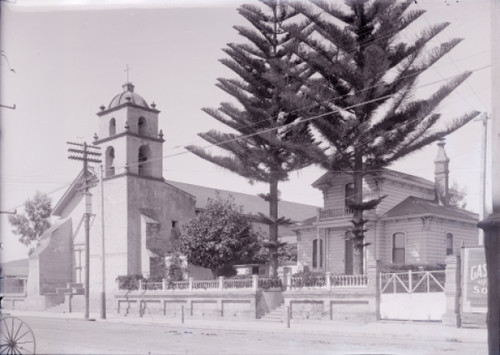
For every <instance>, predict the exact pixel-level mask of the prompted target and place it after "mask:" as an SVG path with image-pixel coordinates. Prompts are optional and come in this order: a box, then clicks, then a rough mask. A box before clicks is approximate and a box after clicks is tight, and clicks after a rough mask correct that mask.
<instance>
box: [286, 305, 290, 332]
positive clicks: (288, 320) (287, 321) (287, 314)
mask: <svg viewBox="0 0 500 355" xmlns="http://www.w3.org/2000/svg"><path fill="white" fill-rule="evenodd" d="M286 327H287V328H290V306H287V307H286Z"/></svg>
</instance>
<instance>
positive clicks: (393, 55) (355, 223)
mask: <svg viewBox="0 0 500 355" xmlns="http://www.w3.org/2000/svg"><path fill="white" fill-rule="evenodd" d="M413 3H414V1H412V0H406V1H396V0H373V1H368V0H353V1H349V0H347V1H345V5H344V6H342V5H341V3H340V2H332V1H310V2H309V3H306V2H298V1H296V2H291V3H290V6H292V7H293V8H294V9H295V10H296V11H298V12H300V13H301V14H302V15H303V16H305V18H306V21H307V24H308V23H310V22H311V23H312V32H307V33H306V32H304V31H303V25H300V24H298V25H297V24H291V25H288V26H287V27H286V30H287V31H288V32H289V33H291V34H292V35H293V37H294V38H296V39H297V40H298V41H300V42H301V44H300V45H299V46H298V47H297V48H296V51H295V52H296V54H297V55H298V56H299V57H300V58H301V59H302V60H303V61H304V62H305V63H307V65H308V66H309V67H310V68H311V70H313V71H314V72H315V73H316V74H315V75H314V76H311V77H309V78H307V79H306V80H304V82H303V86H302V87H303V88H305V95H304V98H305V99H307V100H309V102H310V105H317V107H318V109H319V110H321V111H322V113H321V114H319V115H318V114H316V116H313V117H307V116H306V115H303V116H302V119H303V120H305V121H308V122H310V123H311V124H312V126H313V127H314V128H313V132H314V137H315V139H316V140H317V141H318V142H320V143H321V144H320V145H319V146H318V147H317V148H316V149H315V148H314V146H308V147H307V149H303V150H302V153H303V154H304V155H305V156H308V157H309V158H310V159H311V160H312V161H314V162H315V163H316V164H318V165H320V166H322V167H323V168H325V169H326V170H327V171H331V172H342V173H346V174H350V175H352V178H353V183H354V192H355V194H354V197H353V199H352V200H351V201H349V202H348V203H349V206H348V207H350V208H351V209H352V211H353V219H352V229H351V232H352V233H350V234H348V235H350V236H351V238H352V239H353V242H354V243H353V244H354V273H356V274H360V273H363V249H364V247H365V246H366V242H365V231H366V230H365V224H366V220H365V219H364V218H363V211H366V210H371V209H373V208H375V207H376V206H377V205H378V204H379V203H380V202H381V200H382V199H383V198H384V196H381V197H380V198H377V199H371V200H368V201H364V200H363V178H364V177H365V176H368V175H372V176H373V175H375V176H376V174H377V173H379V172H381V170H382V169H383V168H385V167H387V166H389V165H390V164H391V163H393V162H395V161H397V160H398V159H401V158H403V157H406V156H408V155H409V154H411V153H414V152H416V151H418V150H419V149H421V148H423V147H425V146H427V145H429V144H431V143H433V142H435V141H437V140H439V139H441V138H443V137H445V136H446V135H448V134H450V133H452V132H454V131H455V130H457V129H459V128H460V127H462V126H463V125H465V124H466V123H467V122H469V121H470V120H472V119H473V118H474V117H475V116H477V115H478V113H479V112H470V113H466V114H464V115H462V116H461V117H458V118H455V119H454V120H452V122H451V123H448V125H447V126H445V127H444V128H443V127H440V128H437V127H436V126H437V123H438V122H440V121H442V120H441V114H440V113H438V112H437V111H438V105H439V104H440V103H441V102H442V100H443V99H445V98H446V97H447V96H448V95H449V94H450V93H451V92H452V91H453V90H454V89H455V88H457V87H458V86H459V85H460V84H461V83H462V82H463V81H464V80H466V79H467V77H468V76H469V75H470V74H471V73H470V72H465V73H463V74H460V75H458V76H456V77H454V78H452V79H450V80H448V81H447V82H446V83H445V84H444V85H442V86H441V87H440V88H439V89H438V90H436V91H435V92H434V93H433V94H432V95H430V96H429V97H427V98H426V99H414V98H413V96H412V95H413V94H414V92H415V88H416V81H417V79H418V77H419V75H420V74H422V73H424V72H425V71H426V70H428V69H429V68H431V67H432V65H433V64H434V63H436V62H437V61H438V60H439V59H441V58H442V57H443V56H444V55H446V54H447V53H448V52H449V51H451V50H452V49H453V48H454V47H455V46H456V45H457V44H459V43H460V42H461V39H451V40H449V41H447V42H445V43H442V44H441V45H439V46H437V47H433V48H428V46H427V44H428V43H429V41H431V40H432V39H433V38H434V37H435V36H436V35H438V34H439V33H440V32H441V31H443V30H444V29H445V28H446V27H447V26H448V25H449V23H441V24H437V25H432V26H429V27H428V28H426V29H424V30H423V31H421V32H420V33H419V34H418V35H417V38H416V39H415V40H413V42H412V43H404V42H402V41H401V40H400V39H399V34H401V32H402V31H403V30H404V29H406V28H407V27H408V26H409V25H411V24H412V23H413V22H414V21H415V20H417V19H418V18H419V17H420V16H421V15H422V14H423V13H424V12H425V11H423V10H418V9H413V8H412V6H411V5H412V4H413ZM301 104H302V105H303V102H301Z"/></svg>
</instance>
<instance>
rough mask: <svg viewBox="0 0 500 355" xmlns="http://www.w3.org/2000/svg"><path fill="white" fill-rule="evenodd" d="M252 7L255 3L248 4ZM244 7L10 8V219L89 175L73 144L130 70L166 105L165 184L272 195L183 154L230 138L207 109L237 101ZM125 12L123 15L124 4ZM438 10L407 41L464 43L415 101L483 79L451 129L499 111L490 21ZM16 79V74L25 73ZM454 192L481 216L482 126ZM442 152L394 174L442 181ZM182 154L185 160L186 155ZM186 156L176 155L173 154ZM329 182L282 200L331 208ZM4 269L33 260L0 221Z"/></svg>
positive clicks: (464, 145)
mask: <svg viewBox="0 0 500 355" xmlns="http://www.w3.org/2000/svg"><path fill="white" fill-rule="evenodd" d="M248 2H252V1H250V0H249V1H248ZM241 3H242V1H209V0H205V1H203V0H198V1H178V0H171V1H154V2H148V1H133V0H130V1H114V2H111V1H97V0H94V1H90V0H87V1H83V0H79V1H77V0H74V1H69V0H68V1H55V0H36V1H34V0H17V1H15V0H8V1H1V2H0V5H1V6H2V8H1V10H2V11H1V22H0V46H1V50H2V55H4V56H5V57H2V58H1V61H0V78H1V80H0V104H2V105H7V106H12V105H14V104H15V105H16V109H15V110H11V109H8V108H0V119H1V126H0V128H1V140H0V148H1V152H0V164H1V165H0V169H1V170H0V184H1V185H0V186H1V190H0V210H1V211H9V210H12V209H14V208H17V209H18V211H19V212H22V209H21V206H22V204H23V203H24V201H25V200H26V199H28V198H31V197H32V196H33V195H34V194H35V192H36V191H37V190H38V191H42V192H46V193H49V196H50V197H51V198H52V202H53V205H55V204H56V202H57V200H58V198H59V197H60V196H61V195H62V193H63V192H64V190H65V187H66V186H68V185H69V184H70V183H71V181H72V180H73V179H74V177H75V176H76V174H77V173H78V171H79V170H80V169H81V165H80V164H79V162H77V161H74V160H68V158H67V156H68V153H67V148H68V147H67V144H66V142H67V141H73V142H75V141H76V142H82V141H84V140H85V141H88V142H90V141H92V140H93V139H92V137H93V135H94V132H96V131H97V120H98V117H97V116H96V113H97V112H98V111H99V106H101V105H106V106H107V105H108V104H109V102H110V101H111V99H112V98H113V97H114V96H115V95H116V94H118V93H120V92H121V91H122V88H121V86H122V84H124V83H125V82H126V72H125V68H126V66H127V65H128V66H129V67H130V68H131V69H130V71H129V78H130V81H131V82H132V83H133V84H134V85H135V91H136V92H137V93H138V94H140V95H141V96H143V97H144V98H145V99H146V101H147V102H148V103H152V102H155V103H156V105H157V107H156V108H157V109H159V110H160V111H161V113H160V121H159V125H160V128H162V129H163V132H164V134H165V137H164V138H165V143H164V149H163V151H164V159H165V160H164V177H165V178H166V179H169V180H176V181H182V182H186V183H192V184H199V185H204V186H209V187H214V188H221V189H227V190H232V191H239V192H245V193H252V194H257V193H263V192H267V186H266V185H263V184H254V185H251V184H249V183H248V181H246V180H245V179H243V178H241V177H239V176H238V175H235V174H233V173H230V172H228V171H225V170H223V169H222V168H219V167H217V166H214V165H212V164H210V163H208V162H206V161H204V160H202V159H200V158H198V157H196V156H194V155H191V154H190V153H183V152H185V151H184V150H183V149H182V148H181V147H183V146H185V145H187V144H192V143H194V144H199V145H201V144H203V145H204V144H205V142H204V141H202V140H200V139H199V137H198V136H197V133H200V132H205V131H207V130H210V129H217V130H227V129H226V127H224V126H223V125H221V124H219V123H218V122H216V121H215V120H214V119H212V118H211V117H210V116H208V115H207V114H205V113H203V112H202V111H201V108H203V107H212V108H216V107H218V105H219V103H220V102H222V101H228V100H230V97H228V95H226V94H225V93H224V92H222V91H221V90H220V89H218V88H217V87H216V86H215V83H216V79H217V78H219V77H226V78H234V77H235V74H233V73H232V72H231V71H230V70H229V69H227V68H226V67H225V66H223V65H222V64H221V63H220V62H219V60H220V59H221V58H225V54H224V53H223V51H222V49H223V48H224V47H225V46H226V44H227V43H230V42H235V43H242V42H245V40H244V39H243V38H242V37H240V36H239V35H238V34H237V32H236V30H234V29H233V26H234V25H246V23H245V20H244V18H243V17H242V16H240V15H239V14H238V13H237V11H236V9H237V7H238V6H239V4H241ZM117 4H119V6H117ZM412 6H413V7H415V8H422V9H425V10H427V12H426V14H425V15H424V16H423V17H421V18H420V19H419V20H418V21H417V22H416V24H415V25H414V26H412V27H410V28H409V29H408V30H407V31H405V33H404V34H403V35H402V39H403V40H405V39H406V40H411V39H412V38H413V36H415V34H416V33H418V32H419V31H420V30H421V29H422V28H423V27H426V26H428V25H429V24H434V23H437V22H445V21H449V22H451V25H450V26H449V27H448V28H447V29H446V30H445V31H443V32H442V33H441V34H439V35H438V36H437V38H436V39H435V41H434V43H433V44H434V45H439V44H440V43H443V42H445V41H447V40H449V39H451V38H453V37H460V38H464V41H463V42H462V43H461V44H460V45H459V46H457V48H455V49H454V50H453V51H452V52H451V53H450V54H449V55H447V56H446V57H445V58H443V59H442V60H440V61H439V62H438V63H436V65H435V66H434V67H433V68H432V69H431V70H429V72H428V73H426V74H425V75H422V77H421V79H420V80H419V84H418V85H419V86H420V87H421V88H420V89H419V90H418V91H417V92H416V93H415V95H417V96H420V95H421V96H422V97H425V95H428V94H429V93H430V91H429V90H432V89H433V90H435V89H436V88H437V86H436V84H432V83H434V82H436V81H440V80H442V79H445V78H449V77H452V76H455V75H457V74H459V73H461V72H463V71H465V70H474V71H475V72H474V73H473V75H472V76H471V78H469V79H468V80H467V82H466V83H464V84H462V86H461V87H460V88H459V89H458V90H457V91H456V92H455V93H453V94H452V95H450V96H449V97H448V98H447V99H446V100H445V101H444V102H443V104H442V105H441V106H440V112H442V113H443V117H444V124H446V122H449V120H450V119H453V117H456V116H458V115H461V114H463V113H464V112H468V111H472V110H476V111H481V112H487V113H489V112H490V111H491V110H490V106H491V90H490V86H491V83H490V75H491V71H490V68H489V65H490V23H489V2H488V1H487V0H459V1H457V0H454V1H452V0H447V1H444V0H442V1H441V0H418V1H415V4H412ZM10 69H14V70H15V72H13V71H11V70H10ZM446 141H447V144H446V151H447V153H448V156H449V158H450V182H451V183H454V182H456V183H457V184H458V186H459V187H461V188H465V189H466V194H467V206H468V208H469V209H471V210H473V211H476V212H478V211H479V210H480V161H481V142H482V128H481V123H480V122H471V123H469V124H468V125H467V126H466V127H463V128H462V129H460V130H459V131H457V132H456V133H454V134H452V135H451V136H449V137H448V138H447V140H446ZM436 152H437V149H436V146H435V145H433V146H429V147H427V148H425V149H423V150H421V151H419V152H417V153H415V154H413V155H411V156H409V157H407V158H405V159H403V160H402V161H399V162H397V163H396V164H394V165H393V166H391V168H393V169H396V170H399V171H403V172H406V173H409V174H414V175H418V176H421V177H424V178H427V179H430V180H433V179H434V178H433V174H434V173H433V169H434V165H433V160H434V158H435V155H436ZM178 153H181V154H178ZM172 155H175V156H172ZM323 173H324V171H323V170H321V169H320V168H318V167H309V168H306V169H304V170H302V171H300V172H297V173H293V174H292V176H291V178H290V181H289V182H286V183H282V184H281V185H280V190H281V197H282V199H283V200H288V201H295V202H301V203H307V204H312V205H317V206H321V205H322V202H323V201H322V194H321V192H320V191H319V190H316V189H314V188H312V187H311V183H313V182H314V181H315V180H316V179H318V178H319V177H320V176H321V175H322V174H323ZM0 223H1V225H0V233H1V235H0V237H1V238H0V239H1V241H2V246H3V249H4V253H3V260H4V261H7V260H14V259H19V258H23V257H26V253H27V250H26V248H24V247H23V246H22V245H21V244H20V243H19V242H18V241H17V238H16V236H14V235H13V233H12V232H11V228H10V226H9V224H8V221H7V215H5V214H1V215H0Z"/></svg>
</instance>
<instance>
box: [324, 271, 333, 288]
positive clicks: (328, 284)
mask: <svg viewBox="0 0 500 355" xmlns="http://www.w3.org/2000/svg"><path fill="white" fill-rule="evenodd" d="M330 276H331V273H330V271H327V272H326V273H325V284H326V288H327V289H328V290H330V289H331V288H332V283H331V280H330Z"/></svg>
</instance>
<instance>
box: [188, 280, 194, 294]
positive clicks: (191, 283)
mask: <svg viewBox="0 0 500 355" xmlns="http://www.w3.org/2000/svg"><path fill="white" fill-rule="evenodd" d="M188 282H189V284H188V290H189V291H192V290H193V278H192V277H190V278H188Z"/></svg>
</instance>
